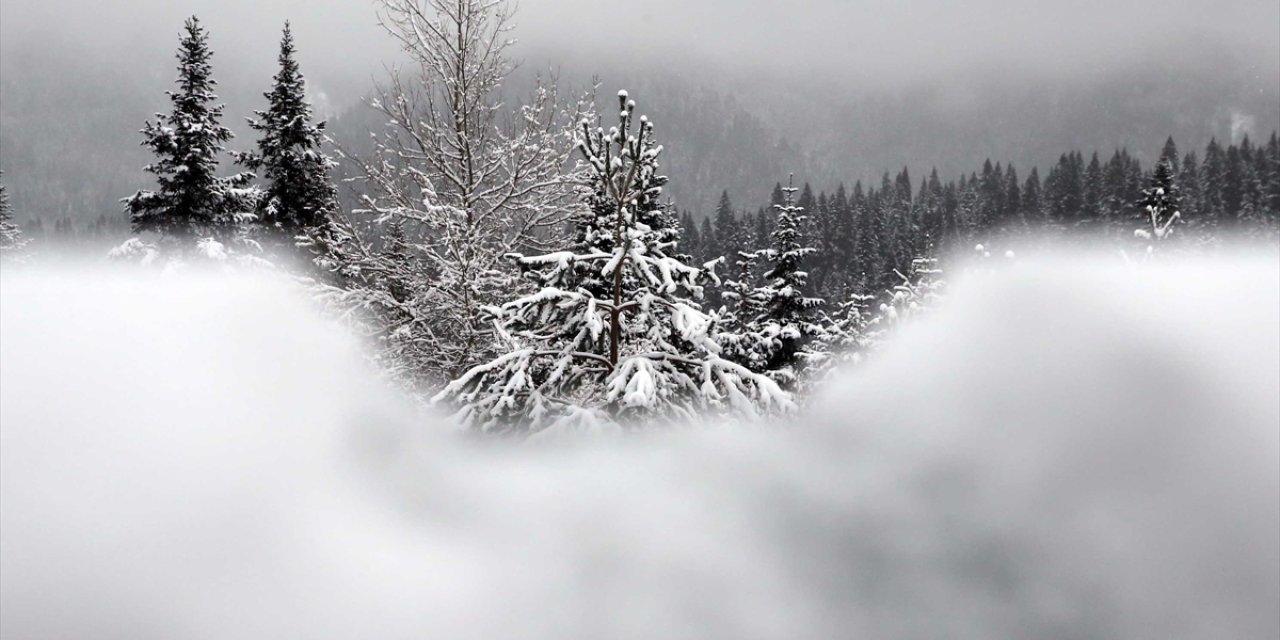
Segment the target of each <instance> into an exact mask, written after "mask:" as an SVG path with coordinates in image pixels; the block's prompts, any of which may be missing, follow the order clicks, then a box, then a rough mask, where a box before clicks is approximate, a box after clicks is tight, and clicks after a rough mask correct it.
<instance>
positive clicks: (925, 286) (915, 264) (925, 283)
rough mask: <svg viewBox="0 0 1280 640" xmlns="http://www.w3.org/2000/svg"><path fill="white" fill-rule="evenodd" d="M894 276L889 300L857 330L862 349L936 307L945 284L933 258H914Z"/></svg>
mask: <svg viewBox="0 0 1280 640" xmlns="http://www.w3.org/2000/svg"><path fill="white" fill-rule="evenodd" d="M979 246H981V245H979ZM894 275H896V276H897V277H898V278H899V280H900V281H899V282H898V284H896V285H894V286H893V288H891V289H889V290H888V291H887V292H886V293H887V294H888V299H886V300H885V301H884V302H882V303H880V305H879V309H878V311H877V313H876V314H875V315H874V316H871V317H869V318H867V320H866V322H865V323H864V325H863V326H862V328H861V331H860V332H859V333H860V335H859V336H858V337H857V340H858V341H859V342H860V343H861V345H862V348H863V349H864V350H870V349H875V348H876V347H877V346H878V345H879V344H880V343H881V342H882V341H883V340H884V336H885V335H886V334H887V333H888V332H889V331H890V330H892V329H893V328H894V327H895V326H896V325H898V324H899V323H901V322H903V321H905V320H908V319H910V318H911V317H913V316H916V315H918V314H921V313H923V312H925V311H928V310H929V309H931V308H933V307H934V306H936V305H937V304H938V303H939V302H940V301H941V300H942V295H943V291H944V290H945V288H946V286H947V283H946V281H945V280H943V278H942V269H940V268H939V267H938V261H937V259H936V258H915V259H913V260H912V261H911V268H910V269H909V270H908V271H907V273H903V272H901V271H894Z"/></svg>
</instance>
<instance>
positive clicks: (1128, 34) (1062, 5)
mask: <svg viewBox="0 0 1280 640" xmlns="http://www.w3.org/2000/svg"><path fill="white" fill-rule="evenodd" d="M375 7H376V0H58V1H56V2H50V1H48V0H4V2H3V4H0V42H2V43H3V46H4V47H6V48H9V47H11V46H19V45H20V44H22V43H24V42H29V41H30V39H31V38H32V37H37V38H40V41H41V42H49V43H57V42H59V41H60V38H71V39H75V40H77V41H79V42H80V43H82V44H83V45H85V46H87V47H89V48H91V49H92V50H95V51H98V52H100V53H101V54H102V55H107V56H112V57H119V58H121V59H122V62H128V61H131V60H136V61H139V62H141V61H142V60H148V61H150V60H152V58H149V57H148V56H149V52H153V51H154V52H160V53H162V54H163V55H164V56H166V58H165V59H167V56H169V55H171V53H172V50H173V47H174V44H175V42H176V39H177V32H178V29H179V27H180V25H181V21H182V18H183V17H184V16H186V15H189V14H192V13H196V14H199V15H200V16H201V18H202V19H204V20H205V22H206V24H207V25H208V26H209V28H210V30H211V32H212V41H213V45H214V47H215V51H216V52H217V54H218V55H219V56H220V57H221V58H222V59H223V60H229V61H237V62H239V61H243V62H245V63H248V64H254V65H258V64H260V65H261V68H262V69H263V70H264V71H265V70H267V69H269V68H270V65H272V64H273V63H274V49H275V41H276V37H277V32H278V29H279V27H280V24H281V23H282V22H283V21H284V20H286V19H289V20H292V21H293V23H294V28H295V35H296V37H297V39H298V41H299V45H300V49H301V52H302V56H303V62H304V65H305V68H306V70H307V71H308V72H309V74H310V75H311V76H312V77H313V79H314V78H319V79H320V80H321V81H324V80H326V79H328V78H343V79H346V78H350V77H352V76H370V75H373V74H376V73H377V72H378V71H379V65H380V64H381V62H382V61H384V60H386V59H388V58H389V57H390V56H391V55H392V54H393V53H394V48H393V47H392V45H391V43H390V42H389V40H388V38H386V37H385V36H384V35H383V34H382V33H381V32H380V30H379V28H378V27H377V26H376V20H375ZM517 22H518V30H517V32H516V34H515V35H516V37H517V38H518V39H520V40H521V43H522V44H521V51H523V52H524V53H526V54H531V55H533V56H534V57H535V59H534V60H532V61H533V62H536V63H538V64H543V63H544V62H549V61H550V62H554V61H553V60H546V59H536V58H546V57H547V56H566V57H571V58H572V59H571V60H565V61H564V62H572V63H574V64H575V65H580V64H582V63H583V62H584V61H590V60H598V59H608V60H610V61H617V60H618V59H619V58H625V57H627V56H632V55H636V56H638V57H640V58H642V59H643V60H645V61H648V62H650V63H653V62H655V61H661V62H667V61H673V60H675V61H688V60H701V61H707V62H713V63H717V66H725V65H739V66H740V68H741V67H769V68H771V69H772V70H776V69H789V70H794V72H795V73H797V74H811V73H826V74H832V75H833V78H834V79H835V80H836V81H841V80H843V81H863V82H865V81H871V82H877V83H880V84H883V85H885V86H890V85H893V84H900V83H904V82H907V83H909V82H913V81H917V80H929V79H932V78H934V77H937V76H938V75H939V74H943V73H952V72H955V71H957V70H964V71H972V72H975V73H995V74H1008V73H1014V72H1027V71H1030V72H1035V73H1039V74H1045V75H1050V76H1055V75H1056V76H1075V75H1079V74H1092V73H1096V72H1098V71H1102V70H1105V69H1107V68H1109V67H1112V66H1114V65H1116V64H1119V63H1120V62H1122V61H1124V60H1128V59H1132V58H1134V57H1139V56H1151V55H1162V56H1172V57H1171V58H1170V59H1171V60H1177V61H1178V62H1176V63H1177V64H1181V63H1182V62H1183V61H1185V60H1186V59H1188V58H1190V59H1194V58H1196V57H1201V56H1202V54H1205V53H1206V52H1214V53H1215V55H1217V54H1221V53H1222V52H1223V51H1224V49H1225V50H1226V51H1229V52H1230V54H1231V55H1234V56H1237V57H1241V58H1244V59H1246V61H1247V62H1249V63H1250V64H1256V65H1257V66H1258V70H1259V74H1260V75H1264V76H1271V75H1274V72H1275V70H1276V69H1277V65H1280V62H1277V60H1280V2H1276V1H1275V0H1214V1H1212V2H1208V1H1201V0H1070V1H1065V0H1060V1H1056V2H1040V1H1034V0H1033V1H1028V0H968V1H967V2H963V3H959V2H954V1H952V0H849V1H842V0H645V1H644V2H627V1H623V0H523V1H522V2H520V10H519V13H518V17H517ZM51 36H52V37H51ZM257 61H261V62H257ZM1255 61H1256V62H1255ZM1271 82H1275V81H1274V80H1272V81H1271Z"/></svg>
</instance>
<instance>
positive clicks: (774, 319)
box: [731, 181, 823, 390]
mask: <svg viewBox="0 0 1280 640" xmlns="http://www.w3.org/2000/svg"><path fill="white" fill-rule="evenodd" d="M796 191H797V189H796V188H795V187H794V186H792V185H791V182H790V181H788V185H787V187H786V188H784V189H783V203H782V204H779V205H775V206H774V211H775V212H776V214H777V218H776V222H775V223H774V229H773V234H772V236H771V243H770V246H769V248H767V249H763V250H761V251H759V252H757V253H756V254H755V256H754V257H758V259H759V260H760V261H761V262H762V263H763V264H765V265H767V266H768V271H766V272H765V273H764V274H763V284H762V285H761V286H759V287H756V288H755V289H754V290H753V291H751V292H750V293H749V294H748V295H747V298H746V299H745V300H744V302H743V304H742V305H741V307H742V309H741V314H742V315H741V316H740V320H741V323H740V327H734V329H736V332H737V333H739V334H741V335H743V336H746V338H745V340H743V341H742V342H741V343H740V345H739V348H738V349H736V350H734V351H735V352H734V353H732V355H731V357H734V358H735V359H736V360H738V361H739V362H741V363H742V364H744V365H745V366H746V367H747V368H749V369H751V370H752V371H756V372H760V373H764V374H765V375H768V376H769V377H770V378H772V379H773V380H774V381H775V382H777V383H778V385H779V386H781V387H782V388H783V389H786V390H795V389H796V388H797V386H798V384H799V383H800V381H801V376H802V375H803V373H804V371H805V369H806V368H807V366H808V365H809V364H810V363H811V362H813V361H815V360H818V359H820V358H821V354H820V353H819V352H815V351H812V350H810V348H809V347H810V346H811V343H812V342H813V340H814V338H815V337H816V336H818V335H820V334H821V331H822V328H821V326H820V324H819V323H818V318H817V317H816V314H817V311H818V307H820V306H821V305H822V303H823V301H822V300H821V299H819V298H812V297H808V296H806V295H805V293H806V291H807V289H808V274H807V273H806V272H805V271H804V270H803V269H802V263H803V262H804V260H805V258H806V257H808V256H810V255H812V254H813V253H814V251H815V250H814V249H813V248H812V247H807V246H804V244H803V243H802V238H801V235H800V229H801V228H803V226H804V224H805V222H806V216H805V215H804V214H803V211H804V209H802V208H801V207H800V206H798V205H797V204H793V200H792V198H793V196H794V194H795V192H796Z"/></svg>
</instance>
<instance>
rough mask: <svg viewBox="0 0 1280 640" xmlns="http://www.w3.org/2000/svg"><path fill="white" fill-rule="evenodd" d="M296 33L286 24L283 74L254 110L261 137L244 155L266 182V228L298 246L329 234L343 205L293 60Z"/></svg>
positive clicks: (262, 213) (253, 123)
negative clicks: (298, 241) (301, 241)
mask: <svg viewBox="0 0 1280 640" xmlns="http://www.w3.org/2000/svg"><path fill="white" fill-rule="evenodd" d="M294 54H295V49H294V45H293V33H292V31H291V30H290V28H289V24H288V23H287V22H286V23H285V25H284V33H283V36H282V37H281V40H280V57H279V62H280V70H279V71H278V72H277V73H276V75H275V78H274V80H275V85H274V86H273V87H272V89H271V91H270V92H268V93H265V94H263V95H264V96H265V97H266V98H267V108H266V109H265V110H261V111H255V112H254V113H255V114H256V115H257V118H256V119H254V118H250V119H249V126H250V127H252V128H253V130H254V131H257V132H258V133H259V134H260V137H259V138H258V148H257V150H256V151H255V152H250V153H244V154H240V155H239V161H240V163H241V164H243V165H244V166H246V167H248V168H249V169H251V170H253V171H255V172H257V173H258V175H259V177H261V178H263V179H265V180H266V187H265V188H264V189H263V194H262V198H260V200H259V202H258V211H257V214H258V218H259V221H260V223H261V226H262V227H263V228H265V229H266V230H268V231H269V232H270V233H271V234H272V235H273V236H275V238H273V239H276V240H279V241H283V242H284V243H286V244H290V245H291V244H293V243H294V242H295V241H296V239H297V238H298V237H299V236H311V235H315V234H326V233H327V228H328V226H329V225H330V221H331V216H332V215H333V213H334V211H336V209H337V207H338V197H337V189H336V188H335V187H334V185H333V182H332V181H331V180H330V178H329V169H330V168H331V167H332V166H333V162H332V161H331V160H330V159H329V158H328V157H327V156H326V155H325V154H324V152H323V151H322V149H321V144H322V143H323V142H324V126H325V123H324V122H319V123H315V122H313V116H312V112H311V105H310V104H308V103H307V97H306V83H305V81H304V79H303V77H302V72H301V71H300V70H299V68H298V62H297V60H295V59H294Z"/></svg>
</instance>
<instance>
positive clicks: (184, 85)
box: [124, 16, 258, 248]
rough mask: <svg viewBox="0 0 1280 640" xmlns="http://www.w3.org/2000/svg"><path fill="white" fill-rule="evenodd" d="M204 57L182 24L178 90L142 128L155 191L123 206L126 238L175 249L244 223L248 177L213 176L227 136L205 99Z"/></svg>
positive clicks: (195, 26)
mask: <svg viewBox="0 0 1280 640" xmlns="http://www.w3.org/2000/svg"><path fill="white" fill-rule="evenodd" d="M211 56H212V51H210V49H209V36H208V32H206V31H205V29H204V28H203V27H201V26H200V21H199V19H197V18H196V17H194V16H192V17H191V18H188V19H187V21H186V23H185V25H184V32H183V34H182V38H181V41H180V43H179V46H178V56H177V57H178V88H177V90H176V91H168V92H166V93H167V94H168V95H169V99H170V101H171V102H172V104H173V110H172V111H171V112H170V113H168V114H161V113H157V114H156V119H157V120H156V122H150V121H148V122H147V123H146V125H145V127H144V128H143V129H142V134H143V142H142V144H143V146H146V147H149V148H150V149H151V151H152V152H153V153H154V154H155V155H156V161H155V162H153V163H152V164H149V165H147V166H146V167H145V168H144V170H145V171H147V172H149V173H151V174H154V175H155V176H156V181H157V182H158V184H159V188H158V189H157V190H154V191H151V190H141V191H138V192H137V193H135V194H133V195H132V196H130V197H128V198H125V199H124V203H125V208H126V210H127V211H128V212H129V215H130V219H131V221H132V225H133V231H134V233H138V234H142V233H153V234H157V235H159V236H160V237H161V239H162V240H167V241H176V244H177V245H178V247H179V248H184V247H189V246H191V245H194V244H195V243H196V241H197V240H199V239H202V238H216V239H217V240H219V241H226V240H230V239H233V238H235V237H236V236H237V235H238V233H239V232H240V231H241V228H240V227H241V225H243V224H244V223H246V222H248V221H250V220H252V218H253V214H252V211H253V209H254V207H255V205H256V202H257V197H258V192H257V190H256V189H253V188H248V184H249V181H250V180H252V179H253V174H252V173H249V172H245V173H239V174H236V175H233V176H229V177H222V176H219V175H218V156H219V155H220V154H221V153H222V152H223V151H224V145H225V144H226V143H227V141H229V140H230V139H231V137H232V134H231V130H230V129H228V128H227V127H224V126H222V125H221V124H219V120H220V119H221V117H222V108H223V107H222V105H220V104H216V100H217V99H218V97H217V96H216V95H214V93H213V88H214V86H216V84H217V83H216V82H215V81H214V79H213V77H212V75H211V73H212V70H211V68H210V65H209V60H210V57H211Z"/></svg>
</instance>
